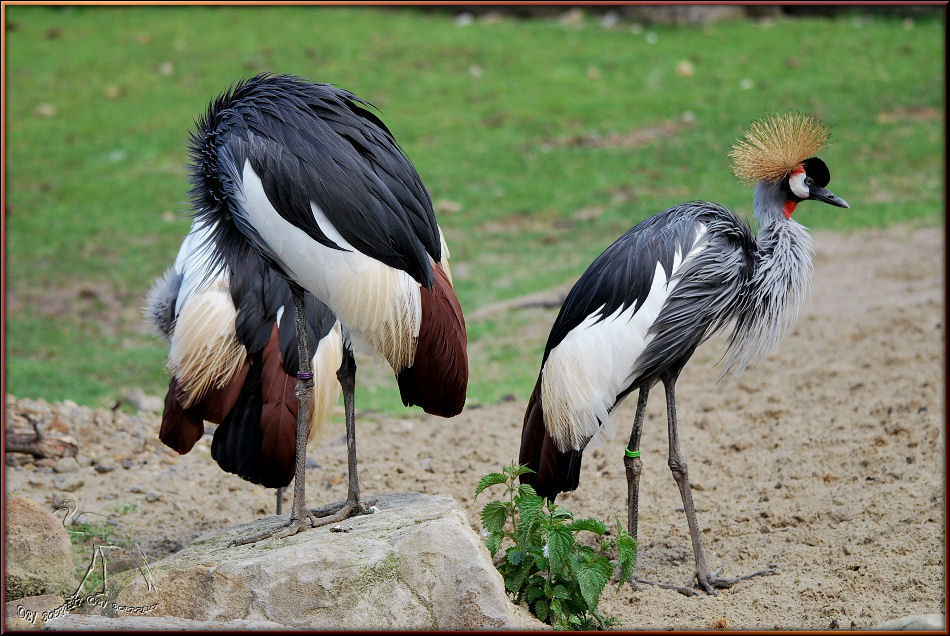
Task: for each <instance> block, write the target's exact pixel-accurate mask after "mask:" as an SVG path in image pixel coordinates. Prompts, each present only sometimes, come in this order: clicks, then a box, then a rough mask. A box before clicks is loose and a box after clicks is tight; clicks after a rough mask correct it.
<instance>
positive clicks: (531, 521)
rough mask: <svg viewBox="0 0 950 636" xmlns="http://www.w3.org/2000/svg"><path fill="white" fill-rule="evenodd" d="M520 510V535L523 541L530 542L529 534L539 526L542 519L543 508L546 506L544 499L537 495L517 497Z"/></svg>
mask: <svg viewBox="0 0 950 636" xmlns="http://www.w3.org/2000/svg"><path fill="white" fill-rule="evenodd" d="M516 503H517V505H518V512H519V514H520V518H519V519H518V531H517V532H518V536H519V537H520V539H521V542H522V543H529V541H528V535H529V534H530V533H531V532H532V531H533V530H534V529H535V528H536V527H537V526H538V524H539V522H540V521H541V517H542V516H543V515H542V512H541V511H542V509H543V508H544V499H541V497H538V496H537V495H532V494H528V495H524V496H519V497H518V499H517V502H516Z"/></svg>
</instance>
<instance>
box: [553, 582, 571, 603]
mask: <svg viewBox="0 0 950 636" xmlns="http://www.w3.org/2000/svg"><path fill="white" fill-rule="evenodd" d="M551 596H553V597H554V598H563V599H565V600H567V599H569V598H571V593H570V592H568V590H567V588H566V587H564V586H563V585H555V586H553V587H552V588H551Z"/></svg>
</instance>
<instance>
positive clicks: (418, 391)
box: [397, 264, 468, 417]
mask: <svg viewBox="0 0 950 636" xmlns="http://www.w3.org/2000/svg"><path fill="white" fill-rule="evenodd" d="M432 270H433V273H434V274H435V283H434V284H433V285H432V289H426V288H425V287H422V288H421V290H420V291H421V292H422V324H421V326H420V328H419V339H418V340H417V341H416V353H415V359H414V362H413V365H412V366H411V367H408V368H407V369H404V370H403V371H401V372H400V373H399V375H398V376H397V380H398V382H399V393H400V395H401V396H402V402H403V404H405V405H406V406H412V405H414V404H415V405H418V406H421V407H422V408H423V410H424V411H425V412H426V413H430V414H432V415H441V416H443V417H452V416H453V415H458V414H459V413H460V412H461V411H462V407H463V406H464V405H465V390H466V387H467V385H468V353H467V351H466V346H467V340H466V336H465V318H464V317H463V316H462V308H461V306H460V305H459V301H458V298H457V297H456V296H455V291H454V290H453V289H452V284H451V283H450V282H449V279H448V276H446V274H445V271H444V270H443V269H442V267H441V266H440V265H438V264H436V265H434V266H433V267H432Z"/></svg>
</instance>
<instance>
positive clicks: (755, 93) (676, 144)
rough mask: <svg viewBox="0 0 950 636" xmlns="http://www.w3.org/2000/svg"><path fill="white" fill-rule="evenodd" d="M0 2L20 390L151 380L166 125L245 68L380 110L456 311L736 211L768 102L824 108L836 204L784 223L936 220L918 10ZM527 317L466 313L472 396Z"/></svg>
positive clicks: (532, 355) (94, 398) (510, 366)
mask: <svg viewBox="0 0 950 636" xmlns="http://www.w3.org/2000/svg"><path fill="white" fill-rule="evenodd" d="M6 20H7V24H6V33H5V38H6V91H7V92H6V157H5V159H6V162H5V168H6V188H5V198H6V201H5V203H6V207H5V222H6V233H5V236H4V242H5V249H6V286H7V287H6V292H7V293H6V299H5V320H6V376H5V378H6V390H7V392H9V393H13V394H15V395H18V396H24V397H43V398H46V399H48V400H63V399H71V400H73V401H75V402H78V403H81V404H88V405H108V404H110V403H111V402H112V401H113V400H115V399H116V397H117V396H119V395H121V393H122V391H123V390H125V389H126V388H128V387H134V386H138V387H142V388H144V389H145V391H146V392H147V393H151V394H156V395H164V391H165V387H166V386H167V375H166V372H165V369H164V366H163V365H164V358H165V354H166V348H165V345H164V343H163V342H162V341H160V340H159V339H158V338H157V337H155V336H153V335H151V333H150V332H149V331H148V329H147V328H145V327H144V326H143V325H142V324H141V318H140V314H139V306H140V304H141V302H142V298H143V296H144V294H145V291H146V290H147V289H148V288H149V286H150V285H151V282H152V280H153V279H154V277H156V276H157V275H159V274H160V273H161V272H162V271H163V270H164V269H165V268H166V267H167V266H169V265H170V264H171V263H172V261H173V259H174V256H175V253H176V252H177V249H178V245H179V243H180V241H181V239H182V237H183V236H184V235H185V233H186V232H187V229H188V225H189V221H188V217H187V213H188V208H187V195H186V193H187V188H188V186H187V182H186V173H185V168H184V165H185V142H186V139H187V135H188V132H189V130H190V129H191V127H192V123H193V121H194V119H195V118H196V117H197V116H198V114H199V113H201V112H202V111H203V110H204V109H205V108H206V104H207V102H208V101H209V99H210V98H212V97H213V96H215V95H217V94H218V93H219V92H221V91H222V90H223V89H225V88H226V87H228V86H229V85H230V84H231V83H232V82H234V81H235V80H237V79H238V78H241V77H244V76H248V75H251V74H253V73H256V72H258V71H265V70H266V71H273V72H283V73H295V74H299V75H302V76H304V77H307V78H309V79H313V80H317V81H324V82H332V83H335V84H338V85H340V86H343V87H345V88H348V89H350V90H352V91H354V92H355V93H356V94H358V95H360V96H362V97H364V98H365V99H367V100H369V101H370V102H372V103H374V104H375V105H376V106H377V107H378V108H379V109H380V111H381V115H382V117H383V119H384V120H385V121H386V122H387V124H388V125H389V126H390V128H391V129H392V131H393V132H394V134H395V135H396V138H397V139H398V140H399V142H400V144H401V145H402V147H403V148H404V150H405V151H406V152H407V154H408V155H409V156H410V158H411V159H412V160H413V162H414V163H415V165H416V167H417V169H418V170H419V172H420V174H421V176H422V178H423V180H424V181H425V183H426V185H427V186H428V188H429V190H430V192H431V193H432V197H433V199H434V200H435V202H436V208H437V214H438V216H439V221H440V224H441V225H442V227H443V229H444V231H445V233H446V238H447V240H448V242H449V245H450V247H451V252H452V264H453V271H454V273H455V276H456V287H457V291H458V295H459V298H460V300H461V303H462V306H463V309H464V310H465V311H466V312H473V311H475V310H477V309H479V308H481V307H484V306H486V305H488V304H489V303H494V302H497V301H503V300H506V299H511V298H516V297H519V296H522V295H525V294H529V293H533V292H537V291H541V290H545V289H549V288H552V287H556V286H558V285H562V284H564V283H566V282H569V281H573V280H574V279H576V278H577V277H578V276H579V275H580V273H581V272H582V271H583V270H584V268H585V267H586V266H587V264H588V263H589V262H590V261H591V260H592V259H593V258H594V257H595V256H596V255H597V254H598V253H599V252H600V251H601V250H602V249H603V248H604V247H606V246H607V245H608V244H609V243H611V242H612V241H613V240H614V239H615V238H616V237H617V236H618V235H619V234H620V233H622V232H623V231H624V230H626V229H627V228H628V227H630V226H631V225H633V224H634V223H636V222H637V221H639V220H641V219H643V218H645V217H646V216H649V215H650V214H652V213H654V212H657V211H659V210H661V209H664V208H666V207H668V206H670V205H673V204H676V203H679V202H682V201H684V200H689V199H697V198H703V199H712V200H716V201H719V202H721V203H724V204H726V205H729V206H731V207H733V208H734V209H736V210H737V211H739V212H740V214H743V215H749V214H750V211H751V193H750V191H749V190H748V189H746V188H743V187H742V186H741V185H740V184H738V183H737V182H736V181H735V180H734V179H733V178H732V177H731V174H730V172H729V169H728V162H727V159H726V157H725V153H726V152H727V150H728V148H729V145H730V144H731V143H732V141H733V140H734V139H735V137H736V136H738V135H739V134H741V133H742V131H743V130H744V129H745V127H746V126H747V124H748V123H749V121H750V120H752V119H753V118H756V117H759V116H761V115H763V114H765V113H767V112H769V111H774V110H781V109H797V110H802V111H807V112H811V113H814V114H815V115H817V116H818V117H820V118H821V119H822V120H824V121H825V122H826V123H827V124H829V125H830V126H831V128H832V135H833V137H832V139H833V143H832V145H831V146H830V147H829V148H828V149H827V150H826V151H825V152H824V153H823V158H824V159H825V160H826V161H827V162H828V164H829V166H830V168H831V171H832V175H833V177H832V183H831V188H832V189H833V190H834V191H835V192H836V193H838V194H839V195H841V196H842V197H844V198H845V199H847V200H848V201H849V202H850V203H851V206H852V210H851V211H838V210H832V209H831V208H828V207H826V206H820V205H808V204H805V205H803V206H801V207H800V208H799V211H797V212H796V218H797V219H798V220H799V221H800V222H802V223H804V224H805V225H807V226H809V227H812V228H826V229H827V228H830V229H835V230H840V231H853V230H857V229H860V228H866V227H886V226H889V225H892V224H895V223H909V224H924V225H939V224H942V223H943V222H944V219H943V209H944V182H943V172H944V166H943V156H944V131H943V126H942V124H943V119H944V118H943V112H944V92H945V86H944V62H943V60H944V55H943V46H944V32H943V22H942V20H941V19H939V18H934V19H924V18H918V19H916V20H914V21H905V20H901V19H900V18H891V17H885V16H883V15H882V16H873V15H872V16H867V15H860V16H858V15H854V16H852V15H846V16H842V17H839V18H835V19H796V20H778V21H769V22H760V23H757V22H746V21H737V22H730V23H722V24H716V25H712V26H707V27H663V26H657V27H649V28H631V25H629V24H623V23H621V24H619V25H617V26H616V27H614V28H605V27H603V26H601V25H600V23H599V22H598V20H597V19H596V18H594V17H592V16H589V17H588V18H587V19H586V20H585V21H583V22H581V23H580V24H565V23H562V22H561V21H559V20H558V19H556V18H553V19H539V20H531V21H526V20H516V19H501V20H487V21H482V20H475V21H474V22H473V23H471V24H467V25H461V24H457V23H456V22H455V20H454V18H453V16H452V15H451V14H449V13H440V12H431V13H430V12H420V11H417V10H413V9H398V10H384V9H369V8H327V7H271V8H266V7H264V8H240V7H125V8H123V7H84V8H47V7H23V6H14V7H10V6H8V7H6ZM526 320H528V318H526V317H525V316H520V315H519V314H518V313H511V314H496V315H493V316H490V317H488V318H486V319H484V320H475V321H470V324H469V337H470V345H471V361H470V364H471V383H470V387H469V398H468V403H469V404H470V405H472V404H478V403H488V402H493V401H496V400H498V399H499V398H500V397H501V396H503V395H506V394H514V395H516V396H517V397H518V399H525V398H526V397H527V394H528V393H529V391H530V389H531V387H532V386H533V383H534V379H535V377H536V375H537V372H538V364H539V361H540V352H541V349H542V347H543V344H544V342H543V336H541V337H537V338H534V339H530V338H524V337H522V336H521V335H520V334H522V333H523V332H524V329H525V327H526V325H525V324H524V322H525V321H526ZM547 327H548V326H547V325H545V327H544V329H542V330H541V331H543V332H544V334H546V333H547ZM377 366H378V365H377ZM366 377H368V380H369V381H364V382H362V383H360V384H359V387H360V388H359V389H358V392H359V393H360V396H359V397H358V400H359V402H358V404H359V406H360V407H361V408H363V409H367V408H372V409H381V410H386V411H394V412H395V411H397V410H400V411H401V410H402V407H401V403H400V402H399V397H398V391H397V390H396V387H395V382H394V381H393V380H392V378H391V376H389V375H387V374H386V373H384V372H383V371H382V370H381V367H380V368H378V369H376V370H375V371H374V370H372V369H371V371H370V373H369V374H368V376H366ZM408 413H409V412H408V411H406V414H408Z"/></svg>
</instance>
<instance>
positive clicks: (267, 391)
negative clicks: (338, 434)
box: [211, 324, 312, 488]
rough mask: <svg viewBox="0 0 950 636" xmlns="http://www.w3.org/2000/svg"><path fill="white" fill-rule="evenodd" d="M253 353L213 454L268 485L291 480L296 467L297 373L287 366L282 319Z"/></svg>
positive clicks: (225, 464) (236, 470) (237, 471)
mask: <svg viewBox="0 0 950 636" xmlns="http://www.w3.org/2000/svg"><path fill="white" fill-rule="evenodd" d="M249 359H250V369H249V370H248V373H247V377H246V379H245V381H244V385H243V387H242V390H241V394H240V397H239V398H238V400H237V402H236V404H235V405H234V408H232V409H231V411H230V412H229V413H228V414H227V416H226V417H225V418H224V419H223V420H222V421H221V424H220V425H219V426H218V428H217V430H215V433H214V439H213V440H212V443H211V456H212V457H213V458H214V459H215V461H217V462H218V465H219V466H221V468H222V469H224V470H226V471H227V472H230V473H235V474H236V475H238V476H240V477H241V478H242V479H245V480H247V481H250V482H252V483H255V484H260V485H262V486H266V487H268V488H278V487H281V486H286V485H288V484H289V483H290V482H291V480H292V479H293V477H294V468H295V465H294V460H295V441H296V438H297V396H296V395H295V393H294V388H295V386H296V383H297V379H296V378H294V377H292V376H290V375H288V374H287V372H286V370H285V369H284V365H283V359H282V356H281V354H280V345H279V339H278V333H277V325H276V324H275V325H274V328H273V330H272V331H271V337H270V340H269V341H268V342H267V345H266V346H265V347H264V349H263V351H262V352H261V355H260V357H259V358H258V357H257V356H249ZM310 425H311V426H312V418H311V420H310Z"/></svg>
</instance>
